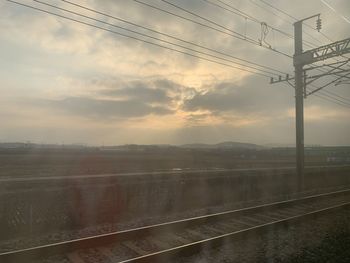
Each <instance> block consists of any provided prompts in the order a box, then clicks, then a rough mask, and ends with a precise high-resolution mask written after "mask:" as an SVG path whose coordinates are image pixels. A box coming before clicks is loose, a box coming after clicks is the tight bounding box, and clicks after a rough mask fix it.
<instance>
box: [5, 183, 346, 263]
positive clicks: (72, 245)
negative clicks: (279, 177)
mask: <svg viewBox="0 0 350 263" xmlns="http://www.w3.org/2000/svg"><path fill="white" fill-rule="evenodd" d="M349 194H350V189H346V190H339V191H334V192H330V193H323V194H317V195H311V196H306V197H300V198H294V199H291V200H286V201H279V202H273V203H269V204H263V205H258V206H253V207H248V208H243V209H236V210H230V211H225V212H220V213H214V214H209V215H204V216H198V217H192V218H187V219H182V220H176V221H171V222H166V223H160V224H155V225H150V226H144V227H139V228H135V229H130V230H124V231H118V232H112V233H108V234H101V235H96V236H91V237H86V238H79V239H74V240H69V241H64V242H59V243H54V244H48V245H43V246H37V247H32V248H27V249H20V250H14V251H9V252H4V253H1V254H0V261H1V262H3V261H2V260H4V262H20V260H19V259H26V261H29V259H37V258H38V257H40V258H42V257H48V256H52V255H58V254H66V253H69V252H71V251H76V250H80V249H86V248H92V247H101V246H105V245H109V244H113V243H117V242H122V241H126V240H132V239H135V238H136V239H139V238H142V237H146V236H148V235H151V234H155V233H156V234H157V235H158V234H165V233H169V232H170V233H171V232H176V231H177V230H182V229H186V228H189V227H191V226H192V227H193V226H200V225H201V224H202V225H203V224H207V223H213V222H214V223H215V222H217V221H218V220H225V219H227V218H232V216H245V215H249V214H254V213H266V212H270V211H278V210H280V209H283V208H286V207H288V206H295V205H303V204H307V203H309V202H313V201H322V200H329V198H330V197H338V196H339V197H342V196H343V195H345V196H347V195H349ZM349 204H350V202H343V203H341V204H336V205H332V206H331V207H329V208H322V209H319V210H316V211H311V212H308V213H304V214H299V215H295V216H291V217H288V218H283V219H281V220H271V221H270V222H267V223H265V224H261V225H257V226H254V227H250V228H246V229H242V230H239V231H234V232H229V233H225V234H223V235H217V236H215V237H212V238H207V239H203V240H200V241H196V242H191V243H189V244H185V245H180V246H176V247H173V248H170V249H164V250H160V251H158V252H156V253H149V254H147V255H141V256H138V257H134V258H131V259H128V260H124V261H120V262H139V261H140V260H141V261H140V262H144V260H146V259H150V257H155V256H162V255H164V254H165V253H170V252H171V253H173V252H175V251H180V250H181V249H185V248H191V247H196V246H199V245H201V244H204V243H206V242H215V241H217V240H220V239H223V238H226V237H229V236H233V235H235V234H239V233H244V232H247V231H250V230H254V229H258V228H261V227H266V226H269V225H273V224H277V223H282V222H287V221H288V220H293V219H297V218H302V217H304V216H306V215H312V214H315V213H319V212H321V211H326V210H329V209H333V208H335V207H340V206H344V205H349Z"/></svg>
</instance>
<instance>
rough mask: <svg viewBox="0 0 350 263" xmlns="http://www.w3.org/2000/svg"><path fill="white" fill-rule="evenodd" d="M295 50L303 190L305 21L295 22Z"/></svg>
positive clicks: (298, 159)
mask: <svg viewBox="0 0 350 263" xmlns="http://www.w3.org/2000/svg"><path fill="white" fill-rule="evenodd" d="M294 52H295V53H294V57H293V64H294V68H295V72H294V74H295V129H296V166H297V177H298V178H297V190H298V192H301V191H302V190H303V188H304V87H303V67H304V65H303V64H302V63H299V62H298V60H297V58H298V56H299V55H301V54H302V53H303V21H298V22H296V23H294Z"/></svg>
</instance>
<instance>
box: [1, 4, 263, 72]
mask: <svg viewBox="0 0 350 263" xmlns="http://www.w3.org/2000/svg"><path fill="white" fill-rule="evenodd" d="M7 1H8V2H11V3H14V4H17V5H20V6H23V7H27V8H30V9H33V10H37V11H40V12H43V13H46V14H49V15H53V16H56V17H60V18H63V19H66V20H70V21H73V22H75V23H79V24H82V25H86V26H90V27H93V28H96V29H99V30H103V31H106V32H109V33H113V34H116V35H120V36H123V37H126V38H130V39H134V40H138V41H141V42H144V43H147V44H150V45H153V46H157V47H161V48H164V49H168V50H171V51H174V52H177V53H181V54H184V55H187V56H191V57H195V58H198V59H201V60H205V61H208V62H212V63H216V64H219V65H223V66H227V67H230V68H234V69H238V70H241V71H245V72H249V73H252V74H257V75H260V76H263V77H267V78H269V75H266V74H263V73H260V72H256V71H253V70H250V69H246V68H242V67H238V66H234V65H231V64H227V63H223V62H220V61H217V60H213V59H209V58H206V57H202V56H199V55H196V54H192V53H188V52H185V51H182V50H178V49H175V48H172V47H168V46H163V45H160V44H158V43H154V42H151V41H147V40H144V39H141V38H138V37H135V36H131V35H127V34H124V33H120V32H118V31H114V30H111V29H108V28H104V27H101V26H97V25H94V24H90V23H87V22H84V21H81V20H78V19H75V18H71V17H67V16H64V15H61V14H57V13H54V12H50V11H48V10H44V9H41V8H38V7H35V6H32V5H27V4H24V3H20V2H17V1H13V0H7ZM246 67H247V66H246ZM247 68H249V67H247Z"/></svg>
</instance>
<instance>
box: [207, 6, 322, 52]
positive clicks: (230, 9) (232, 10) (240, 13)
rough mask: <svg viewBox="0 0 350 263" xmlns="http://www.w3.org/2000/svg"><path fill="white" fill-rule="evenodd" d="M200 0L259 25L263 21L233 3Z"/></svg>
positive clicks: (287, 34)
mask: <svg viewBox="0 0 350 263" xmlns="http://www.w3.org/2000/svg"><path fill="white" fill-rule="evenodd" d="M202 1H204V2H207V3H208V4H210V5H213V6H216V7H217V8H220V9H222V10H225V11H227V12H230V13H232V14H235V15H238V16H241V17H242V18H244V19H248V20H250V21H252V22H255V23H257V24H259V25H261V24H262V23H264V22H263V21H261V20H259V19H257V18H256V17H254V16H251V15H249V14H247V13H245V12H243V11H242V10H240V9H238V8H236V7H234V6H233V5H230V4H227V3H225V2H224V1H221V0H217V2H219V3H221V4H222V5H224V6H222V5H220V4H218V3H216V2H213V1H212V0H202ZM225 6H226V7H225ZM287 22H288V23H289V21H287ZM267 27H268V28H270V29H271V30H273V31H275V32H278V33H280V34H282V35H284V36H286V37H288V38H290V39H294V36H293V35H291V34H289V33H288V32H285V31H283V30H281V29H279V28H276V27H273V26H271V25H269V24H267ZM303 42H304V44H305V45H307V46H309V47H311V48H314V47H316V45H315V44H313V43H312V42H309V41H306V40H303Z"/></svg>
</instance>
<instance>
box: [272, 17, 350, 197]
mask: <svg viewBox="0 0 350 263" xmlns="http://www.w3.org/2000/svg"><path fill="white" fill-rule="evenodd" d="M315 17H317V18H318V19H317V29H318V30H320V29H321V20H320V14H317V15H314V16H310V17H307V18H305V19H302V20H299V21H297V22H295V23H294V52H295V53H294V57H293V65H294V69H295V71H294V73H295V76H294V77H291V76H289V75H286V76H279V77H278V78H277V79H274V78H271V84H274V83H279V82H282V81H286V82H288V83H289V84H291V83H290V81H291V80H294V85H293V84H291V85H292V86H293V87H294V88H295V121H296V167H297V187H298V191H299V192H301V191H302V190H303V188H304V98H306V97H307V96H309V95H311V94H314V93H316V92H317V91H319V90H321V89H323V88H325V87H326V86H328V85H330V84H334V85H339V84H341V83H342V82H343V81H349V80H350V68H349V67H347V68H345V67H344V66H345V65H346V64H348V63H349V62H350V59H348V58H345V60H343V61H338V62H336V63H331V64H327V65H322V66H313V67H309V68H306V69H304V66H306V65H309V64H312V63H315V62H318V61H322V60H326V59H329V58H333V57H339V56H343V55H345V54H347V53H350V38H347V39H344V40H340V41H336V42H334V43H331V44H328V45H324V46H321V47H317V48H314V49H311V50H307V51H303V35H302V29H303V21H305V20H308V19H311V18H315ZM321 67H322V68H324V69H326V70H327V71H323V70H322V71H321V72H322V73H321V74H317V75H311V76H309V75H308V72H310V71H312V70H316V69H317V70H320V68H321ZM330 75H332V76H336V79H334V80H332V81H330V82H328V83H327V84H325V85H323V86H321V87H319V88H317V89H315V90H312V91H310V92H308V91H307V85H309V84H311V83H312V82H314V81H315V80H317V79H319V78H321V77H325V76H330Z"/></svg>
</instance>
